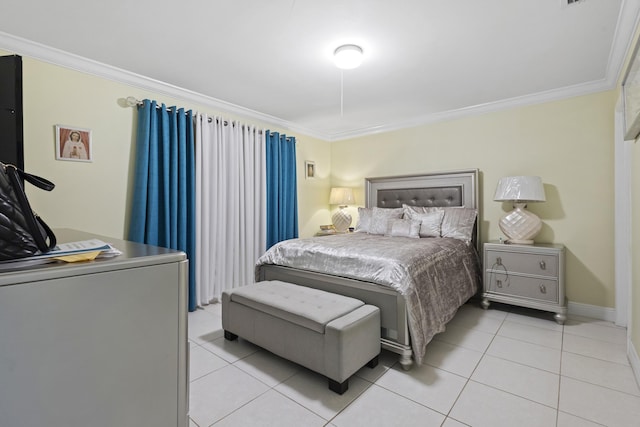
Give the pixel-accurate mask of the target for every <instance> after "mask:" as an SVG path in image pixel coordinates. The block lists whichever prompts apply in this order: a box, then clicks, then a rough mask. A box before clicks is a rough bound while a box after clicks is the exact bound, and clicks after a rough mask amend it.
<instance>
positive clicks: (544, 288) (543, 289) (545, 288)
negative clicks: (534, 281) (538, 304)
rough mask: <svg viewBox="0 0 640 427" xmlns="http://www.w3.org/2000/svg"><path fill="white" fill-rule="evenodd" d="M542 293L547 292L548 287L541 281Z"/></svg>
mask: <svg viewBox="0 0 640 427" xmlns="http://www.w3.org/2000/svg"><path fill="white" fill-rule="evenodd" d="M540 293H543V294H546V293H547V287H546V286H545V285H544V284H543V283H540Z"/></svg>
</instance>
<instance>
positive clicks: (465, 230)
mask: <svg viewBox="0 0 640 427" xmlns="http://www.w3.org/2000/svg"><path fill="white" fill-rule="evenodd" d="M402 208H403V209H404V213H405V215H406V216H407V217H409V218H411V215H413V214H414V213H420V210H422V212H424V213H430V212H437V211H444V217H443V218H442V226H441V230H440V235H441V236H442V237H450V238H453V239H459V240H464V241H465V242H467V243H468V242H470V241H471V239H472V237H473V228H474V227H473V226H474V225H475V222H476V217H477V216H478V210H477V209H470V208H463V207H457V208H456V207H447V208H440V207H420V206H409V205H402Z"/></svg>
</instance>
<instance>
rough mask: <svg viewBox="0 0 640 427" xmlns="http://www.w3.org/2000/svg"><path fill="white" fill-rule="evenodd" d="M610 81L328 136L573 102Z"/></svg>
mask: <svg viewBox="0 0 640 427" xmlns="http://www.w3.org/2000/svg"><path fill="white" fill-rule="evenodd" d="M609 80H611V79H603V80H599V81H595V82H589V83H583V84H578V85H573V86H568V87H564V88H560V89H553V90H549V91H545V92H539V93H535V94H532V95H525V96H519V97H515V98H510V99H505V100H501V101H496V102H488V103H485V104H479V105H473V106H469V107H464V108H459V109H456V110H449V111H443V112H439V113H432V114H427V115H424V116H420V117H415V118H413V119H410V120H406V121H402V122H396V123H391V124H381V125H379V126H371V127H366V128H360V129H355V130H353V131H347V132H341V133H334V134H331V141H340V140H345V139H351V138H359V137H362V136H366V135H372V134H377V133H384V132H391V131H395V130H400V129H406V128H412V127H418V126H423V125H428V124H433V123H438V122H444V121H448V120H456V119H461V118H464V117H469V116H477V115H481V114H487V113H494V112H497V111H502V110H507V109H511V108H518V107H526V106H529V105H535V104H543V103H545V102H552V101H560V100H562V99H567V98H572V97H576V96H582V95H589V94H592V93H597V92H602V91H606V90H610V89H613V88H614V87H615V82H614V83H613V84H612V83H611V82H610V81H609Z"/></svg>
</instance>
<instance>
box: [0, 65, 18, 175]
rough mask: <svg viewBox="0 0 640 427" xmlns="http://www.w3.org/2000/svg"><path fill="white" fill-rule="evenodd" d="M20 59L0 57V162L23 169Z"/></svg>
mask: <svg viewBox="0 0 640 427" xmlns="http://www.w3.org/2000/svg"><path fill="white" fill-rule="evenodd" d="M23 138H24V135H23V128H22V57H21V56H19V55H9V56H0V161H2V162H3V163H10V164H13V165H16V166H17V167H19V168H20V169H24V145H23Z"/></svg>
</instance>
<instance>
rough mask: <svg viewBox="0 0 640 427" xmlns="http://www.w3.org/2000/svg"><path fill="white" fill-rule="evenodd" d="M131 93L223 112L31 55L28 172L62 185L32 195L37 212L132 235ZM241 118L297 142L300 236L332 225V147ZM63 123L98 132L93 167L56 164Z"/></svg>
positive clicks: (26, 63)
mask: <svg viewBox="0 0 640 427" xmlns="http://www.w3.org/2000/svg"><path fill="white" fill-rule="evenodd" d="M11 53H12V52H7V51H0V54H2V55H7V54H11ZM127 96H134V97H136V98H138V99H144V98H150V99H156V100H157V101H159V102H164V103H165V104H167V105H177V106H181V107H185V108H186V109H194V110H197V111H201V112H206V113H208V114H211V115H213V114H217V115H220V112H219V111H212V109H211V108H210V107H206V106H203V105H197V104H193V103H191V102H187V101H184V100H180V99H175V98H171V97H168V96H166V95H163V94H159V93H153V92H149V91H145V90H141V89H139V88H136V87H132V86H129V85H125V84H121V83H116V82H114V81H111V80H107V79H104V78H99V77H96V76H93V75H89V74H85V73H81V72H77V71H73V70H70V69H68V68H64V67H60V66H56V65H51V64H48V63H45V62H42V61H38V60H34V59H31V58H28V57H23V97H24V141H25V169H26V170H27V171H28V172H31V173H34V174H37V175H41V176H43V177H45V178H47V179H49V180H51V181H53V182H54V183H55V184H56V188H55V189H54V190H53V191H52V192H51V193H47V192H44V191H41V190H38V189H35V188H33V187H32V188H29V189H28V190H27V191H28V195H29V199H30V201H31V204H32V205H33V207H34V210H35V211H36V212H38V213H39V214H40V215H41V216H42V217H43V218H44V219H45V220H46V221H47V222H48V223H49V224H50V225H51V226H53V227H70V228H76V229H80V230H85V231H92V232H96V233H99V234H104V235H107V236H114V237H125V236H126V234H127V232H126V230H127V227H128V212H129V203H130V200H129V198H130V190H131V188H130V185H131V180H130V177H131V171H132V162H133V153H134V144H133V141H134V139H135V126H136V112H135V110H134V109H132V108H130V107H126V106H125V104H124V98H126V97H127ZM222 115H223V116H225V117H228V118H231V119H238V117H234V116H231V115H227V114H225V113H222ZM239 119H240V120H241V121H243V122H245V123H252V124H255V125H258V126H265V127H266V128H269V129H271V130H274V131H280V132H284V133H287V134H288V135H293V136H296V137H297V146H296V148H297V158H298V164H297V167H298V186H299V191H298V193H299V217H300V233H301V235H312V234H313V233H314V232H315V230H316V229H318V226H319V225H320V224H321V223H325V222H326V212H327V204H326V200H328V186H329V170H330V167H331V164H330V145H329V144H328V143H326V142H324V141H320V140H317V139H314V138H311V137H308V136H304V135H298V134H295V133H292V132H287V131H283V130H281V129H276V128H274V127H272V126H266V125H265V124H264V123H259V122H255V121H253V120H251V119H243V118H241V117H240V118H239ZM56 124H63V125H69V126H75V127H81V128H88V129H91V131H92V139H93V152H94V161H93V162H92V163H83V162H69V161H59V160H55V125H56ZM304 160H314V161H315V162H316V167H317V172H318V177H317V178H316V179H315V180H306V179H305V178H304ZM323 211H324V212H325V215H324V216H323V215H322V212H323ZM318 213H320V214H318Z"/></svg>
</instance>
